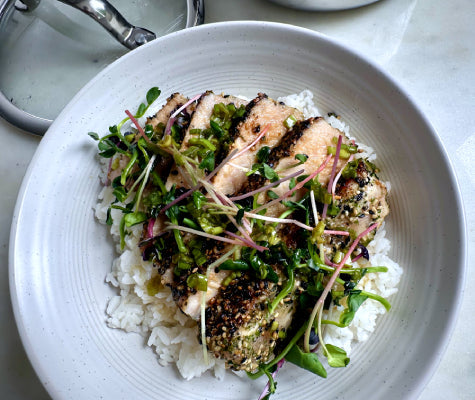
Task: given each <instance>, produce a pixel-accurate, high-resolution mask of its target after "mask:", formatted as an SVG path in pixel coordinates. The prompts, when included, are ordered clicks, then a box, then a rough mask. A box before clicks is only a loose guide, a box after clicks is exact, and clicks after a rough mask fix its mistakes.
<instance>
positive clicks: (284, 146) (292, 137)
mask: <svg viewBox="0 0 475 400" xmlns="http://www.w3.org/2000/svg"><path fill="white" fill-rule="evenodd" d="M318 119H321V117H319V118H309V119H306V120H304V121H297V122H296V123H295V125H294V126H293V127H292V129H291V130H290V131H288V132H287V133H286V134H285V136H284V137H283V138H282V140H281V141H280V143H279V144H278V145H277V146H276V147H274V148H273V149H272V150H271V152H270V154H269V161H268V164H269V165H270V166H271V167H274V166H276V165H277V164H278V162H279V160H280V159H281V158H284V157H290V155H291V152H292V148H293V147H294V146H295V145H296V144H297V142H298V141H299V140H300V138H301V137H302V136H303V134H304V132H305V130H307V129H308V128H309V127H310V126H311V125H312V123H313V122H314V121H317V120H318Z"/></svg>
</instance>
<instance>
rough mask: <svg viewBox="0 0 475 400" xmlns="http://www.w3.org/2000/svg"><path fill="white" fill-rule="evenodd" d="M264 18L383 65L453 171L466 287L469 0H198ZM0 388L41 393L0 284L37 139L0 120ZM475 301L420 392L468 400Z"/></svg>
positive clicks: (472, 114) (213, 9)
mask: <svg viewBox="0 0 475 400" xmlns="http://www.w3.org/2000/svg"><path fill="white" fill-rule="evenodd" d="M251 19H252V20H267V21H278V22H284V23H289V24H294V25H298V26H302V27H306V28H310V29H313V30H317V31H320V32H322V33H324V34H326V35H328V36H331V37H333V38H335V39H336V40H338V41H340V42H342V43H344V44H346V45H347V46H350V47H351V48H353V49H354V50H355V51H357V52H360V53H362V54H365V55H366V56H367V57H369V58H371V59H372V60H374V61H375V62H377V63H379V64H380V65H381V66H382V67H383V68H384V69H386V70H387V71H388V72H389V73H390V74H391V75H392V76H393V77H394V78H395V79H396V81H397V82H398V83H399V84H400V85H401V86H402V87H403V88H404V89H405V90H406V92H407V93H408V94H409V95H410V96H411V97H412V98H413V99H414V100H415V102H416V103H417V104H418V105H419V106H420V108H421V109H422V110H423V112H424V113H425V114H426V116H427V117H428V119H429V120H430V121H431V122H432V124H433V126H434V127H435V129H436V131H437V132H438V134H439V135H440V137H441V139H442V141H443V143H444V145H445V147H446V149H447V152H448V154H449V156H450V158H451V160H452V163H453V167H454V169H455V171H456V174H457V176H458V180H459V182H460V187H461V191H462V197H463V203H464V207H465V214H466V222H467V232H468V241H467V242H468V258H467V259H468V260H469V261H468V265H467V274H466V285H465V287H466V288H467V289H468V288H470V287H471V286H472V285H475V271H474V268H473V267H474V266H473V263H471V261H470V260H473V259H474V257H475V230H474V226H475V200H474V198H475V172H474V171H475V128H474V127H475V23H474V22H473V21H474V20H475V3H474V2H473V1H472V0H452V1H444V0H382V1H380V2H377V3H374V4H372V5H370V6H367V7H363V8H360V9H355V10H348V11H342V12H331V13H319V12H308V11H296V10H291V9H287V8H284V7H282V6H278V5H275V4H273V3H270V2H268V1H267V0H241V1H232V0H207V1H206V22H215V21H226V20H251ZM0 138H1V141H2V144H3V146H5V150H6V151H3V152H2V156H1V157H0V182H1V190H0V267H1V270H0V273H1V279H0V296H1V300H0V318H1V320H0V332H1V337H2V340H1V341H0V356H1V357H0V393H2V394H1V397H2V398H3V399H30V398H32V399H33V398H34V399H44V398H48V394H47V393H46V391H45V390H44V389H43V387H42V385H41V383H40V381H39V380H38V378H37V377H36V375H35V373H34V371H33V369H32V367H31V365H30V363H29V361H28V358H27V356H26V354H25V352H24V350H23V347H22V344H21V340H20V337H19V335H18V331H17V328H16V326H15V322H14V318H13V311H12V308H11V303H10V293H9V288H8V242H9V234H10V225H11V220H12V214H13V209H14V205H15V201H16V197H17V194H18V190H19V187H20V184H21V181H22V178H23V176H24V174H25V171H26V169H27V167H28V164H29V162H30V160H31V158H32V156H33V154H34V152H35V150H36V147H37V146H38V143H39V141H40V139H39V138H38V137H35V136H32V135H29V134H28V133H26V132H23V131H21V130H19V129H17V128H15V127H13V126H11V125H10V124H8V123H7V122H5V121H4V120H1V119H0ZM474 331H475V303H474V302H473V301H471V298H470V292H469V290H466V293H465V296H464V299H463V303H462V306H461V310H460V314H459V318H458V323H457V325H456V327H455V330H454V334H453V336H452V338H451V340H450V342H449V344H448V347H447V350H446V352H445V355H444V357H443V359H442V361H441V363H440V365H439V367H438V369H437V371H436V373H435V375H434V376H433V377H432V379H431V380H430V381H429V383H428V385H427V387H426V388H425V390H424V391H423V392H422V394H421V396H420V399H421V400H438V399H440V400H442V399H444V400H445V399H461V400H464V399H465V400H469V399H475V368H474V367H475V362H474V359H475V335H474V334H473V332H474Z"/></svg>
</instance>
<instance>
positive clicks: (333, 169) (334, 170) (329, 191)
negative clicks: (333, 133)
mask: <svg viewBox="0 0 475 400" xmlns="http://www.w3.org/2000/svg"><path fill="white" fill-rule="evenodd" d="M342 140H343V136H342V135H339V136H338V143H337V145H336V151H335V158H334V160H333V167H332V172H331V174H330V180H329V181H328V193H331V192H332V186H333V178H334V177H335V173H336V168H337V165H338V160H339V158H340V151H341V143H342ZM327 211H328V203H325V204H324V205H323V211H322V219H325V218H326V217H327Z"/></svg>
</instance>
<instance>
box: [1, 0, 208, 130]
mask: <svg viewBox="0 0 475 400" xmlns="http://www.w3.org/2000/svg"><path fill="white" fill-rule="evenodd" d="M58 1H59V2H61V3H64V4H67V5H69V6H72V7H74V8H76V9H77V10H80V11H82V12H83V13H85V14H86V15H88V16H89V17H91V18H92V19H93V20H95V21H96V22H98V23H99V24H100V25H101V26H102V27H103V28H104V29H106V30H107V31H108V32H109V33H110V34H111V35H112V37H114V38H115V39H116V40H117V41H118V42H119V43H120V44H122V45H123V46H124V47H126V48H127V49H134V48H136V47H138V46H141V45H143V44H145V43H147V42H149V41H151V40H153V39H155V38H156V35H155V33H154V32H152V31H151V30H148V29H145V28H141V27H137V26H134V25H132V24H131V23H129V22H128V21H127V19H125V17H124V16H123V15H122V14H121V13H120V12H119V11H118V10H117V9H116V8H115V7H114V6H113V5H112V4H111V3H109V2H108V1H107V0H58ZM150 3H153V1H150ZM39 5H40V0H22V1H18V0H0V24H2V23H4V22H5V21H6V20H8V19H9V18H11V17H12V15H13V14H14V13H32V12H34V10H35V9H36V8H37V7H38V6H39ZM186 8H187V14H186V26H185V27H187V28H188V27H191V26H195V25H199V24H201V23H203V20H204V0H187V1H186ZM0 26H1V25H0ZM65 26H66V29H67V23H65ZM4 58H6V57H4ZM6 61H8V60H6V59H0V63H4V62H6ZM0 116H1V117H3V118H4V119H6V120H7V121H9V122H10V123H11V124H13V125H15V126H17V127H19V128H21V129H23V130H26V131H28V132H31V133H34V134H37V135H43V134H44V133H45V132H46V130H47V129H48V127H49V126H50V125H51V123H52V120H51V119H48V118H42V117H40V116H36V115H33V114H31V113H29V112H27V111H25V110H23V109H21V108H19V107H17V106H16V105H15V104H13V102H12V101H10V100H9V99H8V98H7V97H6V96H5V95H4V93H3V92H2V91H1V90H0Z"/></svg>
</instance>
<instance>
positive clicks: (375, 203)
mask: <svg viewBox="0 0 475 400" xmlns="http://www.w3.org/2000/svg"><path fill="white" fill-rule="evenodd" d="M352 164H353V167H354V171H355V177H354V178H347V179H344V178H340V180H339V182H338V185H337V186H336V190H335V194H336V196H335V198H336V199H337V200H336V202H335V204H336V205H337V206H338V207H339V208H340V212H339V213H338V215H336V216H335V217H333V218H332V217H328V218H327V219H326V221H325V223H326V225H327V227H328V229H339V230H345V231H350V232H352V233H354V235H359V234H360V233H361V232H363V231H364V230H365V229H367V228H368V227H369V226H371V225H373V224H374V223H377V224H378V227H379V226H380V225H381V224H382V223H383V221H384V218H385V217H386V215H388V213H389V205H388V203H387V200H386V196H387V189H386V186H385V184H384V183H383V182H381V181H380V180H379V179H378V177H377V176H376V173H375V171H374V168H373V166H372V165H371V164H369V163H367V162H366V161H364V160H362V159H359V160H356V161H354V162H353V163H352ZM373 234H374V233H373Z"/></svg>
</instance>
